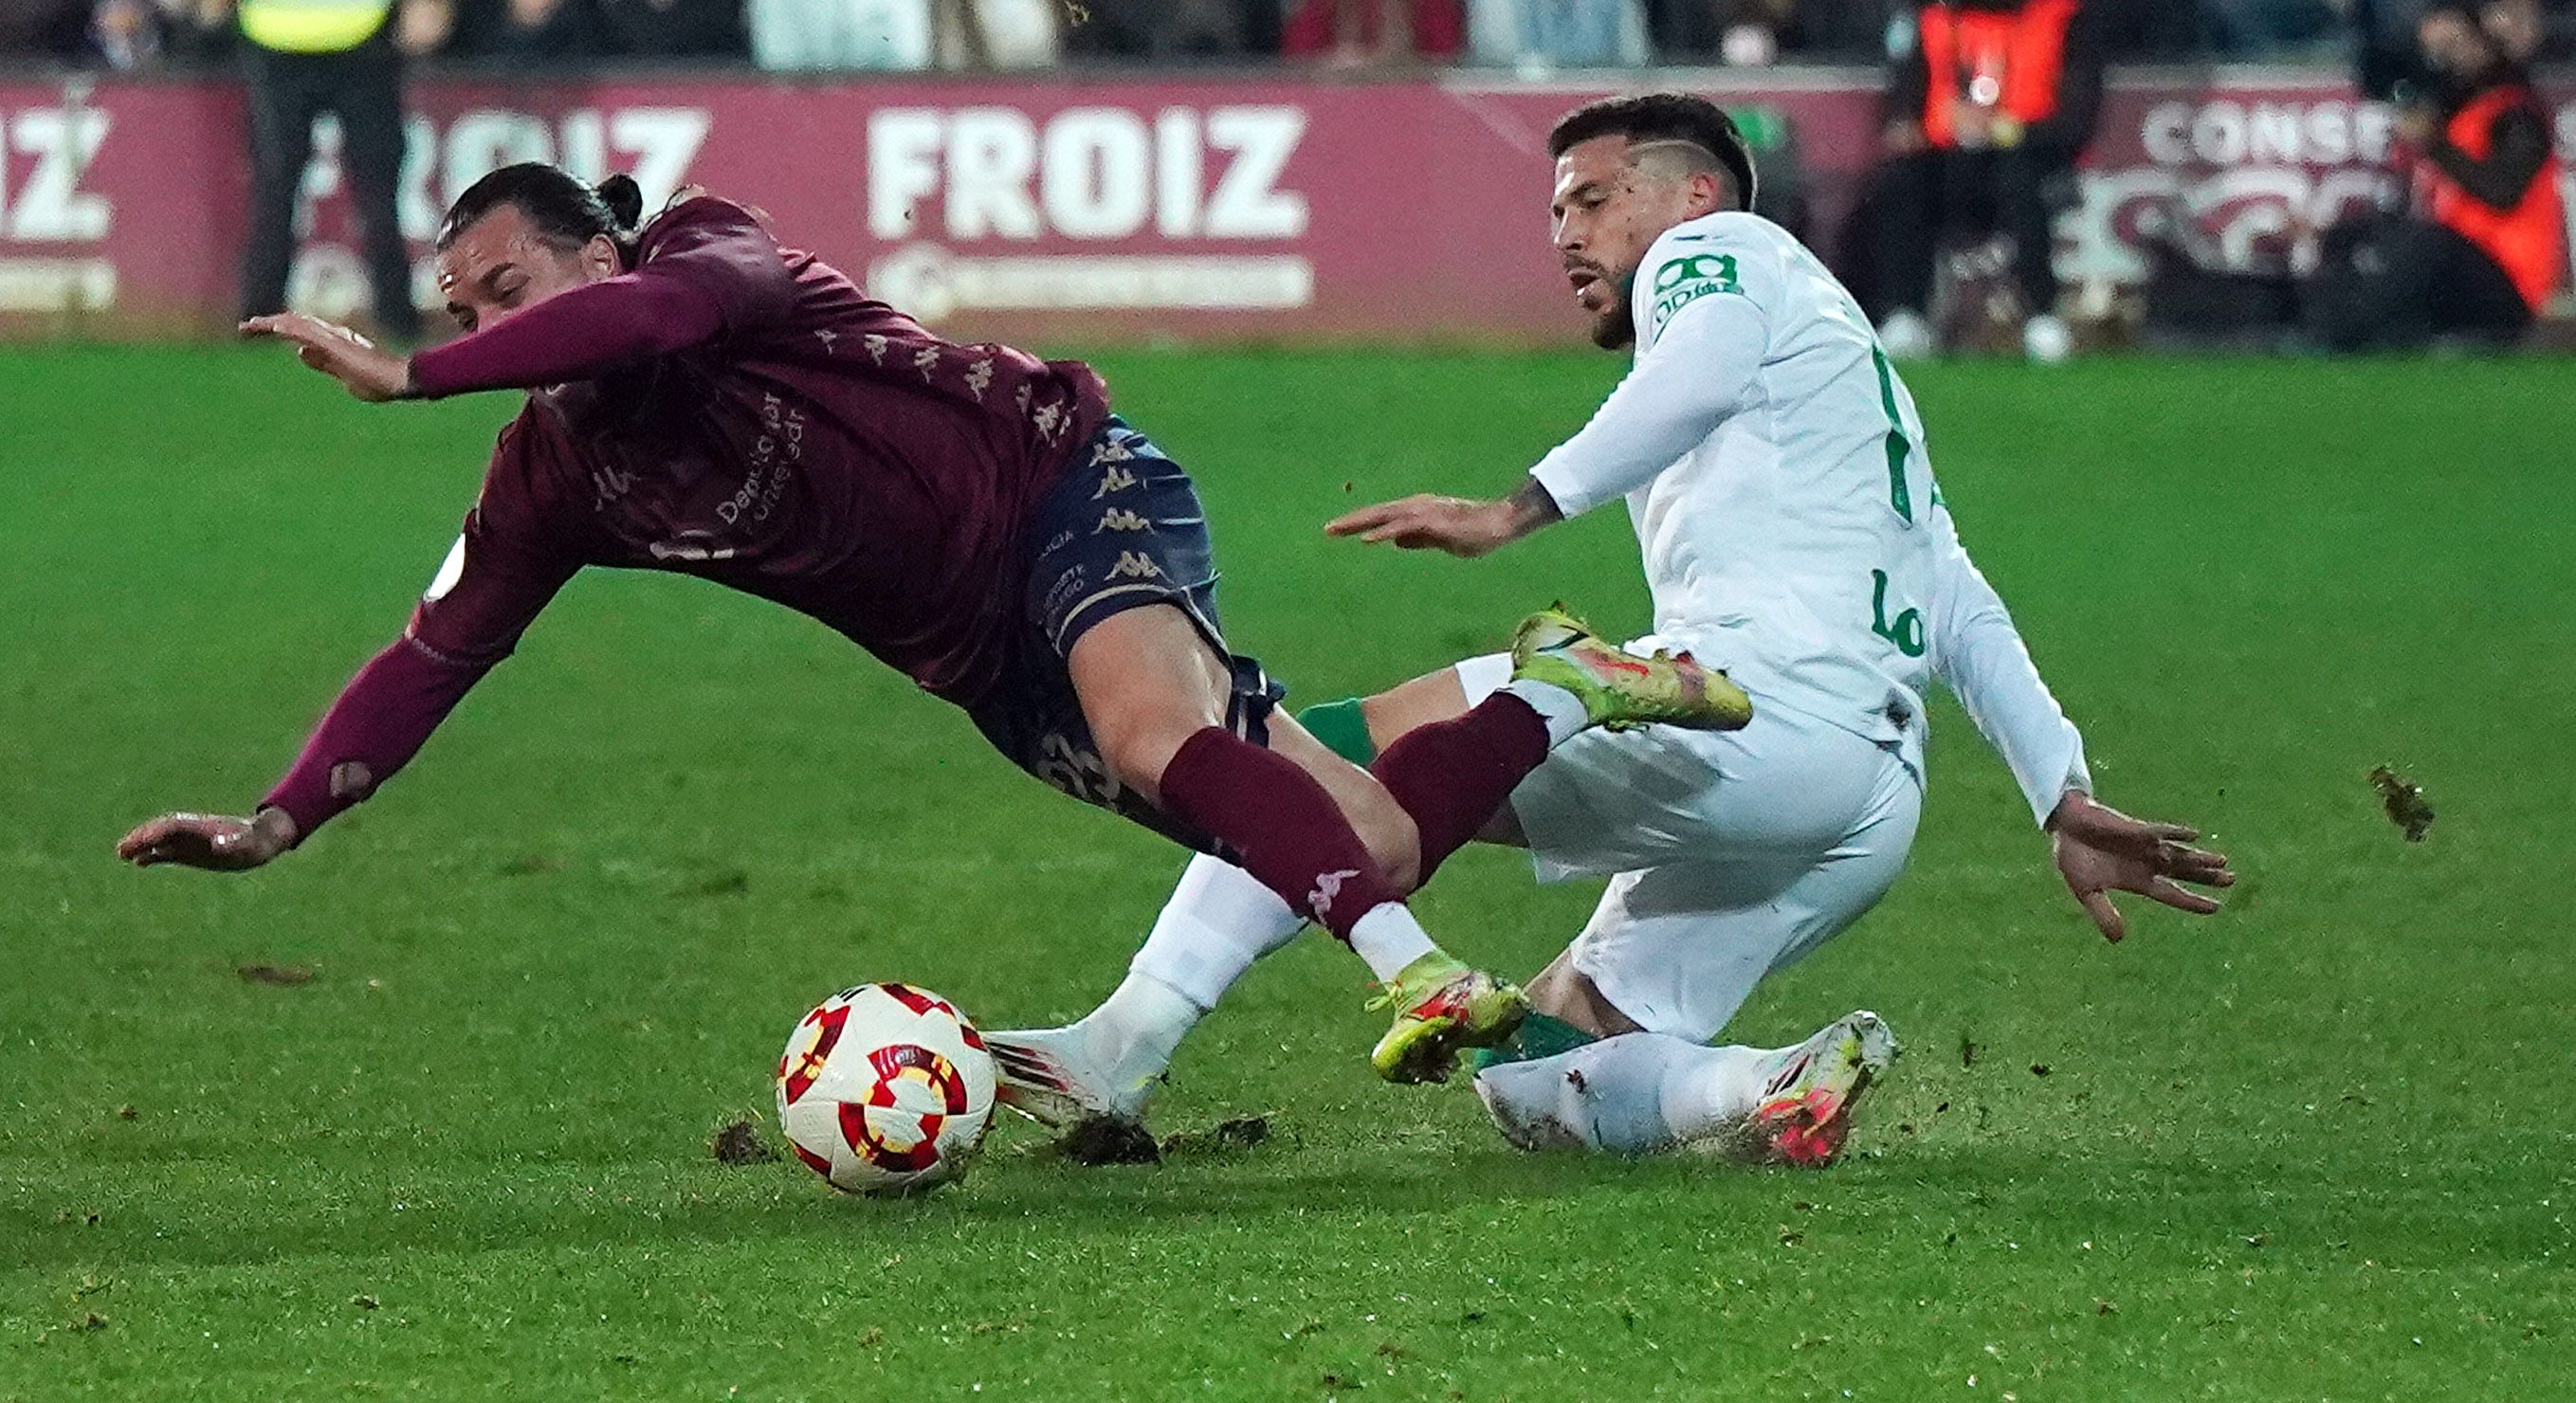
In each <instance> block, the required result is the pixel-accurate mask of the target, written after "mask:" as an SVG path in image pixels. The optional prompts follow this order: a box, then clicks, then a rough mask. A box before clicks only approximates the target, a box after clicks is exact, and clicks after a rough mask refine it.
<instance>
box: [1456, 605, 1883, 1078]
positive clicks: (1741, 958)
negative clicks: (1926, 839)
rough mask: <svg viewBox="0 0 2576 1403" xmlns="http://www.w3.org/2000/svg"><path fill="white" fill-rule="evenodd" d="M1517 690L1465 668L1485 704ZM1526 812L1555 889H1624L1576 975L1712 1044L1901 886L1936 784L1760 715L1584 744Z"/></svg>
mask: <svg viewBox="0 0 2576 1403" xmlns="http://www.w3.org/2000/svg"><path fill="white" fill-rule="evenodd" d="M1510 675H1511V660H1510V659H1509V658H1508V657H1499V656H1498V657H1487V658H1473V659H1470V660H1468V661H1466V662H1463V663H1460V664H1459V665H1458V681H1459V684H1460V686H1461V687H1463V688H1464V689H1465V691H1466V694H1467V702H1468V704H1469V705H1471V706H1472V705H1474V704H1475V703H1476V702H1478V701H1481V700H1482V699H1483V698H1484V697H1485V696H1487V695H1489V694H1491V693H1492V692H1493V691H1495V690H1496V689H1497V688H1499V687H1501V686H1502V685H1503V683H1504V682H1506V681H1508V680H1509V679H1510ZM1511 803H1512V813H1513V815H1514V816H1515V817H1516V818H1517V819H1518V820H1519V822H1520V827H1521V831H1522V833H1523V834H1525V835H1526V836H1527V837H1528V839H1529V844H1530V852H1531V856H1532V858H1533V860H1534V861H1535V862H1536V864H1537V866H1538V873H1539V878H1540V880H1542V881H1559V880H1563V879H1565V878H1568V877H1574V876H1584V875H1591V876H1600V875H1609V876H1610V877H1611V882H1610V888H1609V890H1608V891H1606V892H1604V893H1602V897H1601V904H1600V906H1599V907H1598V908H1597V909H1596V910H1595V911H1594V912H1593V915H1592V920H1591V921H1590V923H1589V924H1587V925H1586V926H1585V927H1584V929H1583V933H1582V934H1581V935H1579V936H1577V937H1576V938H1575V941H1574V946H1573V955H1574V964H1575V968H1576V969H1578V970H1579V971H1581V972H1582V973H1583V974H1584V975H1585V976H1587V977H1588V978H1590V979H1591V980H1592V982H1593V984H1594V986H1595V987H1597V988H1599V989H1600V991H1601V993H1602V994H1603V996H1605V997H1606V998H1608V999H1609V1000H1610V1002H1611V1003H1613V1004H1615V1005H1617V1006H1618V1008H1619V1010H1620V1011H1621V1012H1622V1013H1625V1014H1626V1015H1628V1017H1630V1018H1631V1019H1634V1020H1635V1021H1636V1022H1637V1024H1638V1025H1639V1026H1640V1027H1643V1028H1644V1029H1646V1030H1647V1031H1649V1032H1656V1033H1668V1034H1671V1035H1673V1036H1676V1037H1683V1038H1688V1039H1690V1040H1691V1041H1693V1042H1706V1041H1708V1040H1709V1039H1711V1038H1714V1037H1715V1036H1716V1035H1717V1033H1718V1031H1719V1030H1720V1029H1722V1028H1724V1027H1725V1026H1726V1022H1727V1020H1728V1019H1730V1018H1732V1017H1733V1016H1734V1015H1735V1011H1736V1009H1737V1008H1739V1007H1741V1006H1742V1005H1743V1003H1744V1000H1745V998H1746V997H1747V996H1748V995H1750V994H1751V993H1752V992H1753V986H1754V985H1755V984H1757V983H1759V982H1760V981H1761V979H1762V977H1763V976H1764V975H1766V974H1768V973H1770V972H1771V971H1772V970H1774V969H1778V968H1780V967H1781V966H1783V965H1786V964H1788V963H1790V962H1792V961H1794V960H1796V959H1798V958H1799V957H1800V956H1803V955H1805V954H1807V953H1808V952H1810V951H1812V950H1814V949H1815V948H1816V947H1817V946H1819V945H1821V944H1823V943H1824V942H1825V941H1826V940H1828V939H1831V938H1832V937H1833V936H1835V935H1837V934H1839V933H1841V932H1842V930H1843V929H1844V928H1845V927H1847V926H1849V925H1851V923H1852V922H1854V921H1856V920H1858V919H1860V917H1861V915H1862V913H1864V912H1866V911H1868V910H1869V908H1870V907H1872V906H1874V905H1876V904H1878V899H1879V898H1880V897H1881V896H1884V895H1885V894H1886V893H1887V890H1888V888H1889V887H1891V886H1893V885H1895V883H1896V879H1897V876H1898V875H1899V874H1900V873H1902V872H1903V871H1904V870H1905V858H1906V854H1907V852H1908V851H1909V850H1910V849H1911V848H1912V847H1913V845H1914V830H1915V825H1916V823H1917V821H1918V820H1919V819H1920V818H1921V816H1922V808H1923V786H1922V781H1921V778H1920V777H1919V776H1918V775H1916V774H1915V772H1914V771H1913V769H1912V768H1910V767H1909V766H1908V765H1907V764H1906V763H1905V761H1904V760H1903V759H1902V758H1901V757H1900V756H1899V755H1898V754H1897V753H1896V752H1895V751H1893V750H1890V749H1888V748H1886V747H1884V746H1882V745H1880V744H1878V743H1877V742H1875V741H1872V740H1869V739H1867V738H1866V737H1863V736H1859V735H1855V734H1853V733H1852V732H1850V731H1847V730H1844V729H1843V728H1841V727H1839V726H1834V725H1832V724H1829V723H1827V722H1824V721H1821V720H1817V719H1814V718H1812V717H1809V716H1806V715H1804V714H1803V713H1800V712H1795V711H1791V710H1788V709H1787V708H1784V707H1778V706H1769V707H1766V706H1764V705H1763V704H1762V703H1761V702H1760V701H1759V700H1758V699H1757V701H1756V703H1755V708H1754V718H1753V724H1751V725H1749V726H1747V727H1745V728H1744V729H1743V730H1740V731H1685V730H1679V729H1676V728H1674V727H1670V726H1655V727H1650V728H1648V729H1645V730H1642V731H1622V732H1613V731H1586V732H1584V733H1583V734H1582V735H1579V736H1577V737H1575V738H1574V739H1572V740H1570V741H1567V742H1566V743H1565V744H1563V745H1561V746H1558V747H1557V748H1556V750H1555V752H1554V753H1552V754H1550V755H1549V756H1548V758H1547V762H1546V763H1545V764H1543V765H1540V766H1539V767H1538V768H1537V769H1536V770H1534V771H1532V772H1531V773H1530V776H1529V778H1527V779H1525V780H1523V781H1522V782H1521V785H1520V788H1518V789H1516V790H1514V791H1513V792H1512V800H1511Z"/></svg>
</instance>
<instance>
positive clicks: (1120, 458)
mask: <svg viewBox="0 0 2576 1403" xmlns="http://www.w3.org/2000/svg"><path fill="white" fill-rule="evenodd" d="M1135 456H1136V450H1134V449H1132V448H1129V447H1128V446H1127V445H1126V444H1124V443H1122V442H1120V441H1119V440H1117V439H1114V438H1112V439H1103V440H1101V443H1100V446H1099V447H1098V448H1095V449H1093V450H1091V466H1093V467H1095V468H1096V467H1099V466H1100V465H1101V464H1103V463H1124V462H1128V461H1130V460H1131V459H1133V458H1134V457H1135Z"/></svg>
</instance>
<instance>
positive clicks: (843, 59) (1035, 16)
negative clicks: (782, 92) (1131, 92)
mask: <svg viewBox="0 0 2576 1403" xmlns="http://www.w3.org/2000/svg"><path fill="white" fill-rule="evenodd" d="M745 18H746V20H747V21H748V22H749V25H750V28H751V55H752V61H753V62H755V63H757V64H759V65H760V66H761V67H762V68H766V69H770V70H773V71H798V70H802V71H808V72H812V71H833V70H840V71H854V70H868V69H875V70H891V71H901V72H918V71H920V70H923V69H928V68H933V67H938V68H967V69H979V70H980V69H997V68H1043V67H1046V66H1048V65H1050V64H1053V63H1054V62H1055V60H1056V52H1057V48H1056V46H1057V38H1058V31H1057V26H1056V10H1055V0H749V4H748V6H747V9H746V12H745Z"/></svg>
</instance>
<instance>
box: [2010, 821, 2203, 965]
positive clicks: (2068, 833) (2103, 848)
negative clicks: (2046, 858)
mask: <svg viewBox="0 0 2576 1403" xmlns="http://www.w3.org/2000/svg"><path fill="white" fill-rule="evenodd" d="M2048 836H2049V841H2050V842H2051V843H2053V844H2054V845H2055V846H2056V851H2057V873H2058V875H2059V876H2061V877H2064V878H2065V879H2066V889H2067V890H2068V891H2070V892H2073V893H2074V894H2075V900H2076V902H2077V904H2079V905H2081V906H2082V907H2083V908H2084V914H2086V915H2088V916H2091V917H2092V918H2093V924H2095V925H2097V926H2099V927H2101V928H2102V936H2103V938H2104V939H2106V940H2113V941H2116V940H2118V939H2119V938H2120V937H2121V936H2123V935H2126V934H2128V933H2129V927H2128V923H2127V922H2126V921H2124V920H2122V919H2121V917H2120V909H2119V908H2118V907H2116V906H2113V905H2112V904H2111V893H2112V892H2115V891H2125V892H2136V893H2137V894H2138V895H2140V896H2143V897H2146V898H2148V899H2149V900H2151V901H2161V902H2163V903H2164V904H2165V905H2167V906H2171V907H2173V908H2175V909H2176V910H2181V911H2189V912H2191V913H2192V914H2193V915H2195V916H2206V915H2208V914H2210V913H2211V912H2213V911H2216V910H2217V909H2218V902H2217V900H2216V899H2215V898H2213V897H2211V896H2208V895H2207V894H2205V893H2202V892H2196V891H2193V890H2192V889H2191V887H2232V886H2234V885H2236V873H2235V872H2234V871H2233V870H2231V869H2230V868H2229V867H2228V865H2227V858H2226V856H2225V855H2224V854H2222V853H2214V852H2209V851H2207V850H2205V849H2201V848H2196V847H2193V846H2192V843H2193V841H2194V840H2196V839H2198V838H2199V837H2200V834H2199V833H2198V832H2196V831H2194V830H2192V829H2189V828H2185V827H2183V826H2182V825H2181V824H2178V823H2148V822H2146V821H2145V820H2143V819H2134V818H2131V817H2129V816H2128V815H2127V814H2124V813H2122V812H2120V811H2119V810H2118V809H2115V808H2112V807H2111V806H2109V805H2107V804H2101V803H2096V802H2095V801H2094V800H2093V798H2092V797H2091V796H2090V795H2086V794H2077V793H2069V794H2068V795H2067V796H2066V797H2065V798H2063V799H2061V800H2059V801H2058V804H2057V811H2056V812H2055V813H2053V814H2050V815H2049V816H2048ZM2186 882H2188V883H2190V884H2191V885H2190V886H2184V885H2182V884H2183V883H2186Z"/></svg>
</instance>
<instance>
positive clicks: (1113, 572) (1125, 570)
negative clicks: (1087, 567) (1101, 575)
mask: <svg viewBox="0 0 2576 1403" xmlns="http://www.w3.org/2000/svg"><path fill="white" fill-rule="evenodd" d="M1109 578H1111V579H1113V580H1159V579H1161V578H1163V567H1162V566H1160V565H1157V564H1155V563H1154V562H1153V561H1152V560H1150V559H1148V558H1146V556H1145V555H1144V553H1143V552H1141V551H1132V550H1122V551H1120V552H1118V563H1117V564H1115V565H1112V566H1110V567H1109Z"/></svg>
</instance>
